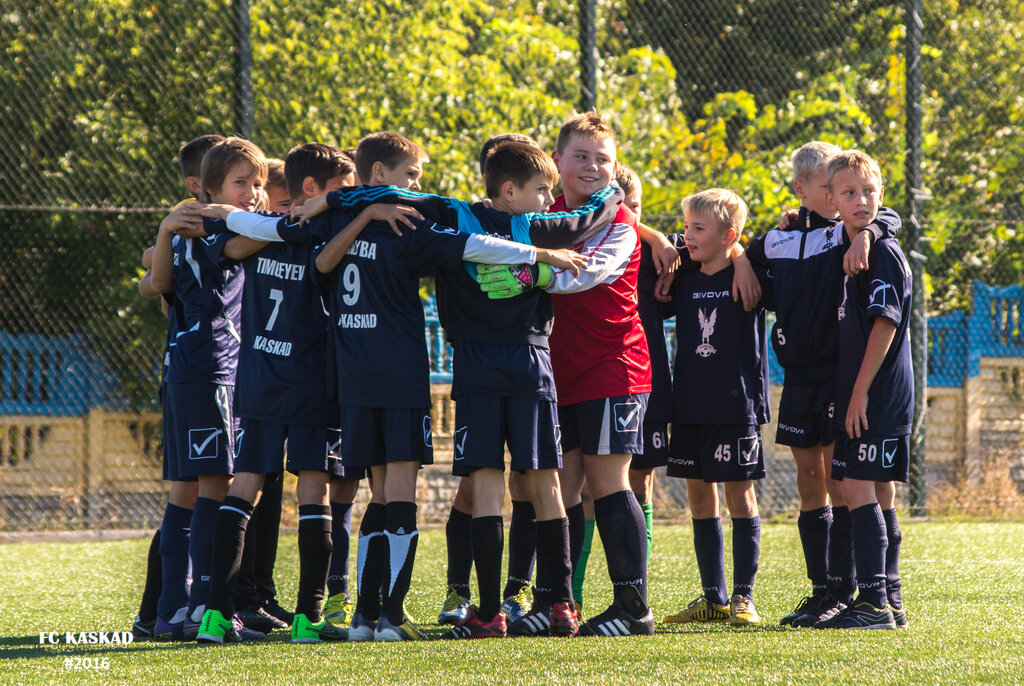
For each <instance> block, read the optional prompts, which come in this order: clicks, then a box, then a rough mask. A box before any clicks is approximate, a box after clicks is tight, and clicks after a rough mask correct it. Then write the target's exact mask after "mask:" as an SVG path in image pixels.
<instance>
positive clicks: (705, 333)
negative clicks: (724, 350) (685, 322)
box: [697, 307, 718, 357]
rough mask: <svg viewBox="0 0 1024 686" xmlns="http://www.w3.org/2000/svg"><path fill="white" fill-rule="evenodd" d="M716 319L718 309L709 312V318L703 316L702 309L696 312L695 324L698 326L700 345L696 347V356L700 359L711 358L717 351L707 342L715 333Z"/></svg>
mask: <svg viewBox="0 0 1024 686" xmlns="http://www.w3.org/2000/svg"><path fill="white" fill-rule="evenodd" d="M717 318H718V308H717V307H716V308H715V309H713V310H711V316H710V317H709V316H707V315H706V314H704V310H703V309H698V310H697V323H698V324H700V335H701V343H700V345H698V346H697V354H698V355H700V356H701V357H711V356H712V355H714V354H715V353H716V352H717V351H716V350H715V348H714V346H712V345H711V343H710V342H709V341H710V339H711V334H713V333H714V332H715V320H716V319H717Z"/></svg>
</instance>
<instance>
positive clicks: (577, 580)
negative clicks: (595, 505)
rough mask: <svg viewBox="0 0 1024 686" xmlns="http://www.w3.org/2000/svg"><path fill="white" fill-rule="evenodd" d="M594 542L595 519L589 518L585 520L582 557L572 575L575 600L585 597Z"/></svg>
mask: <svg viewBox="0 0 1024 686" xmlns="http://www.w3.org/2000/svg"><path fill="white" fill-rule="evenodd" d="M593 543H594V520H593V518H587V519H585V520H584V521H583V547H582V548H581V549H580V559H579V562H577V563H576V570H575V571H574V572H573V575H572V597H573V599H575V600H582V599H583V580H584V579H585V578H586V576H587V560H588V559H589V558H590V547H591V545H593Z"/></svg>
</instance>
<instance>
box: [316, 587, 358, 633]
mask: <svg viewBox="0 0 1024 686" xmlns="http://www.w3.org/2000/svg"><path fill="white" fill-rule="evenodd" d="M352 612H353V606H352V601H351V600H350V599H349V598H348V596H346V595H345V594H344V593H335V594H334V595H332V596H331V597H330V598H328V599H327V602H326V603H324V610H323V614H324V619H326V620H327V621H328V622H330V623H331V624H333V625H334V626H348V625H349V623H351V621H352Z"/></svg>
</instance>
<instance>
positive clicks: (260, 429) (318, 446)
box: [235, 417, 341, 476]
mask: <svg viewBox="0 0 1024 686" xmlns="http://www.w3.org/2000/svg"><path fill="white" fill-rule="evenodd" d="M285 455H287V456H288V462H287V465H286V464H285ZM332 463H337V471H338V475H339V476H340V473H341V435H340V432H339V431H338V430H337V429H328V428H327V427H325V426H305V425H293V424H279V423H277V422H265V421H263V420H261V419H253V418H251V417H242V419H241V420H240V421H239V426H238V432H237V433H236V434H235V471H236V472H252V473H253V474H273V473H274V472H280V471H282V468H283V467H285V466H286V467H287V469H288V471H289V472H291V473H292V474H298V473H299V472H303V471H314V472H327V473H330V474H332V475H333V474H334V470H332Z"/></svg>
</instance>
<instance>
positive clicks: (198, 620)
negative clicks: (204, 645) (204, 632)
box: [181, 605, 206, 641]
mask: <svg viewBox="0 0 1024 686" xmlns="http://www.w3.org/2000/svg"><path fill="white" fill-rule="evenodd" d="M205 616H206V605H200V606H198V607H196V609H194V610H192V612H191V613H189V614H187V615H185V623H184V625H183V626H182V630H181V634H182V637H183V638H184V639H185V640H186V641H194V640H196V637H197V636H198V634H199V627H200V625H202V623H203V617H205Z"/></svg>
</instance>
